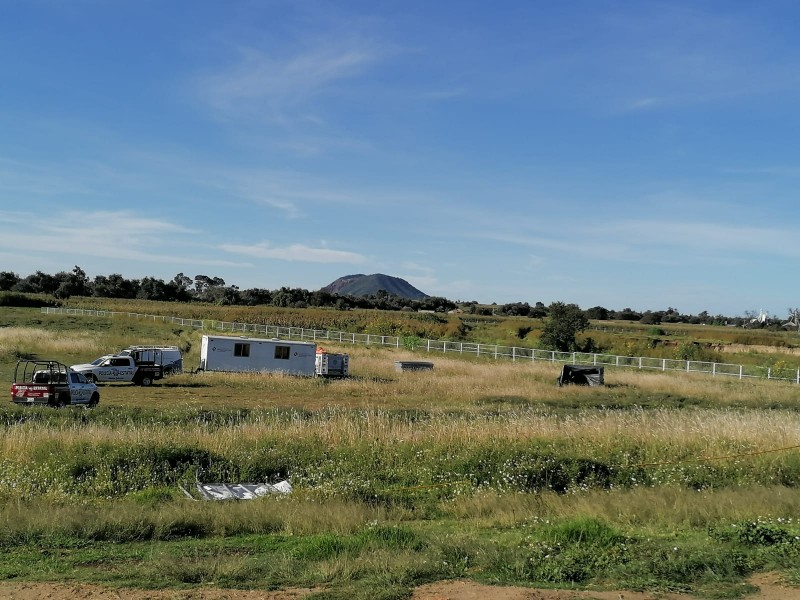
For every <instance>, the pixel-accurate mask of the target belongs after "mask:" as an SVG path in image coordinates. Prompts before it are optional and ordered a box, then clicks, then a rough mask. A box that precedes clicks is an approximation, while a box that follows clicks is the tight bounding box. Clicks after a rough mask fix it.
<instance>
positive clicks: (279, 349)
mask: <svg viewBox="0 0 800 600" xmlns="http://www.w3.org/2000/svg"><path fill="white" fill-rule="evenodd" d="M275 358H280V359H283V360H289V346H275Z"/></svg>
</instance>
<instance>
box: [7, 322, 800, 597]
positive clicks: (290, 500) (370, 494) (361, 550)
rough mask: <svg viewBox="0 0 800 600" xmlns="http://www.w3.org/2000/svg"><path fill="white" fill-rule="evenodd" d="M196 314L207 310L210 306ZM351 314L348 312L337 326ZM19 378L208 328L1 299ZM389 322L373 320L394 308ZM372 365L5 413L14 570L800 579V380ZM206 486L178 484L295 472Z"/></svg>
mask: <svg viewBox="0 0 800 600" xmlns="http://www.w3.org/2000/svg"><path fill="white" fill-rule="evenodd" d="M191 308H192V310H194V309H196V307H191ZM336 318H342V319H345V318H352V315H344V316H341V317H339V316H336V315H332V316H331V319H336ZM0 326H2V327H0V376H2V377H3V378H4V379H5V380H6V381H8V379H9V378H10V374H11V373H12V371H13V365H14V364H15V362H16V360H17V358H18V357H19V356H20V355H37V356H42V357H45V356H46V357H48V358H56V359H58V360H62V361H63V362H66V363H68V364H72V363H74V362H84V361H85V360H87V359H89V358H93V357H94V355H95V354H100V353H103V352H105V351H110V350H116V349H119V348H122V347H124V346H127V345H129V344H132V343H174V344H178V345H181V347H183V348H184V350H185V351H186V357H188V358H187V363H191V361H192V360H194V358H195V356H196V354H195V353H196V351H197V347H198V340H199V336H200V332H196V331H189V330H183V329H179V328H174V327H172V326H165V325H163V324H160V323H148V322H143V321H129V320H127V319H87V318H84V317H75V318H71V317H63V316H46V315H41V314H40V313H38V312H37V311H36V310H35V309H14V308H3V309H2V312H0ZM372 326H376V325H375V324H374V323H373V325H372ZM345 350H346V351H349V352H351V356H352V365H351V369H352V371H353V375H354V377H352V378H350V379H348V380H343V381H323V380H316V379H305V378H296V377H287V376H276V375H260V374H259V375H254V374H249V375H232V374H204V375H202V376H200V375H190V374H184V375H181V376H176V377H173V378H169V379H165V380H163V381H161V382H159V383H158V384H157V385H155V386H153V387H151V388H146V389H145V388H140V387H136V386H131V385H119V384H115V385H106V386H102V388H101V404H100V406H99V407H98V408H97V409H94V410H85V409H66V410H52V409H46V408H34V407H16V406H12V405H11V404H10V402H6V403H4V404H2V405H0V580H3V579H10V580H21V581H27V580H39V581H54V580H58V581H88V582H97V583H103V584H107V585H128V586H130V585H132V586H138V587H153V588H161V587H171V588H194V587H203V586H215V587H230V588H243V589H244V588H259V589H280V588H286V587H295V586H307V587H311V588H314V589H315V597H316V598H345V597H347V598H350V599H352V598H375V597H376V595H375V594H376V590H379V591H380V594H382V596H380V597H383V598H407V597H409V594H410V590H411V589H412V588H413V587H414V586H416V585H419V584H421V583H425V582H430V581H436V580H441V579H450V578H459V577H468V578H473V579H476V580H478V581H481V582H487V583H493V584H510V585H524V586H548V587H560V588H582V589H586V588H594V589H600V588H607V589H609V588H610V589H613V588H623V589H646V590H651V591H654V592H657V591H690V592H693V593H696V594H700V595H704V596H707V597H738V596H741V595H742V594H744V593H745V592H746V591H747V590H748V589H749V588H747V586H745V585H743V583H744V581H745V580H746V578H747V576H748V575H749V574H751V573H754V572H758V571H767V570H776V571H780V572H782V573H784V574H786V576H787V577H789V578H792V577H794V578H796V577H797V567H796V564H797V562H798V557H799V555H800V523H798V522H797V520H796V519H797V515H798V514H800V510H798V509H800V485H798V483H800V454H798V452H797V447H798V446H800V436H799V434H798V431H800V414H799V413H798V411H797V403H796V393H797V387H796V386H794V385H791V384H783V383H778V382H774V381H773V382H769V381H758V380H751V381H739V380H720V379H716V378H711V377H708V376H693V375H688V374H685V373H672V374H670V373H640V372H636V371H626V370H614V369H608V370H607V373H606V380H607V382H608V385H607V386H605V387H604V388H599V389H597V388H579V387H565V388H557V387H556V386H555V385H554V381H555V376H556V373H557V371H558V367H557V366H556V365H548V364H539V363H537V364H513V363H508V362H494V361H490V360H476V359H468V360H462V359H460V358H452V357H435V362H436V367H435V370H434V371H433V372H429V373H407V374H398V373H396V372H395V371H394V369H393V362H394V360H396V359H398V358H399V357H408V356H414V354H412V353H410V352H409V351H407V350H405V349H375V348H346V349H345ZM285 477H288V478H289V479H290V480H291V482H292V485H293V486H294V488H295V491H294V493H293V494H292V495H290V496H288V497H272V498H265V499H260V500H254V501H247V502H232V503H214V502H195V501H191V500H189V499H187V498H185V497H184V495H183V493H182V492H181V491H180V490H179V488H178V484H181V485H183V486H191V485H193V484H194V482H195V480H197V479H199V480H201V481H229V482H235V481H275V480H277V479H282V478H285Z"/></svg>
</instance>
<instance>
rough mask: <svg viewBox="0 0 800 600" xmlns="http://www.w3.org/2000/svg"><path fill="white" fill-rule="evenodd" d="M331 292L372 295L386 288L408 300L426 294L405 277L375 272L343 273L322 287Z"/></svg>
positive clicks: (348, 294) (392, 293) (424, 296)
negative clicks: (363, 273) (365, 273)
mask: <svg viewBox="0 0 800 600" xmlns="http://www.w3.org/2000/svg"><path fill="white" fill-rule="evenodd" d="M322 289H323V290H325V291H326V292H330V293H332V294H340V295H342V296H374V295H376V294H377V293H378V290H386V292H387V293H388V294H390V295H392V296H399V297H400V298H407V299H409V300H422V299H423V298H427V297H428V294H426V293H424V292H420V291H419V290H418V289H417V288H415V287H414V286H413V285H411V284H410V283H408V282H407V281H406V280H405V279H400V278H399V277H392V276H391V275H383V274H381V273H375V274H374V275H362V274H358V275H345V276H344V277H339V279H337V280H336V281H334V282H333V283H331V284H328V285H326V286H325V287H324V288H322Z"/></svg>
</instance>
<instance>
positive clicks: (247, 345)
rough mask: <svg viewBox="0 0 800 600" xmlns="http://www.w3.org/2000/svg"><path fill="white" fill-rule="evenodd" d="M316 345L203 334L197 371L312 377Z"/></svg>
mask: <svg viewBox="0 0 800 600" xmlns="http://www.w3.org/2000/svg"><path fill="white" fill-rule="evenodd" d="M316 353H317V345H316V344H315V343H313V342H292V341H289V340H278V339H271V340H269V339H264V338H248V337H230V336H220V335H204V336H203V339H202V342H201V345H200V367H199V368H200V370H202V371H228V372H237V373H240V372H246V371H250V372H266V373H279V372H280V373H291V374H293V375H308V376H309V377H313V376H314V361H315V356H316Z"/></svg>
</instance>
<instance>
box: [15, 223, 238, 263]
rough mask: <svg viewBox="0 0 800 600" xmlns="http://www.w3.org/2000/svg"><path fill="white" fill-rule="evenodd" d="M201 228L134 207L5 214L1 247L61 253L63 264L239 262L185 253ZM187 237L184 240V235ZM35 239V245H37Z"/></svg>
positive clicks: (49, 253)
mask: <svg viewBox="0 0 800 600" xmlns="http://www.w3.org/2000/svg"><path fill="white" fill-rule="evenodd" d="M197 233H198V231H197V230H194V229H189V228H186V227H183V226H181V225H177V224H174V223H170V222H168V221H163V220H157V219H154V218H152V217H150V216H145V215H139V214H135V213H133V212H129V211H96V212H77V211H68V212H64V213H48V214H46V215H44V214H34V213H26V212H19V211H17V212H8V211H3V212H0V250H2V249H5V250H8V251H17V252H19V249H20V248H28V249H29V250H28V251H27V252H28V254H30V255H35V256H42V255H47V256H48V257H49V259H52V257H54V256H57V257H59V258H60V259H61V260H62V261H63V262H67V263H70V262H71V263H76V262H79V261H80V260H81V257H93V258H99V259H102V260H109V259H118V260H126V261H146V262H150V263H160V264H171V263H180V264H193V265H207V266H239V265H241V264H242V263H237V262H234V261H229V260H219V259H216V258H209V257H203V256H198V255H194V254H188V255H180V254H178V253H177V250H178V249H179V248H180V247H181V245H183V246H185V245H189V244H193V243H194V241H193V240H191V239H187V238H188V237H189V236H194V235H196V234H197ZM181 236H186V238H184V240H183V244H180V243H178V238H180V237H181ZM31 240H35V244H31Z"/></svg>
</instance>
